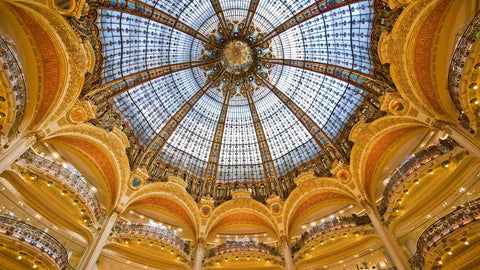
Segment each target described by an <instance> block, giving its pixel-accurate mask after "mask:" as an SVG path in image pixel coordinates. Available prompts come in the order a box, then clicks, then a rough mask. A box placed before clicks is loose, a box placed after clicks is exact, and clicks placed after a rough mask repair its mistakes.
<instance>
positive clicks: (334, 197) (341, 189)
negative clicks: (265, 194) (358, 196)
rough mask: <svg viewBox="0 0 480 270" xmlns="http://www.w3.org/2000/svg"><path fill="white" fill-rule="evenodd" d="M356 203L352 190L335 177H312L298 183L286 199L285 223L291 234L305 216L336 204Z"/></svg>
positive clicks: (287, 230)
mask: <svg viewBox="0 0 480 270" xmlns="http://www.w3.org/2000/svg"><path fill="white" fill-rule="evenodd" d="M343 203H345V204H356V203H357V202H356V200H355V196H354V195H353V193H352V191H351V190H350V189H349V188H348V187H347V186H344V185H342V184H340V183H339V182H338V180H337V179H334V178H323V177H321V178H317V177H313V176H312V177H310V178H308V179H305V180H303V181H302V182H300V183H299V184H298V186H297V187H296V188H295V190H294V191H293V192H292V193H291V194H290V196H289V197H288V199H287V200H286V201H285V207H284V211H283V223H284V224H285V226H286V228H285V229H286V234H287V235H290V234H291V233H292V232H293V231H294V229H295V228H296V226H298V225H299V224H300V223H301V222H302V221H303V220H304V218H305V217H307V216H308V215H310V214H311V213H313V212H315V211H317V210H319V209H321V208H323V207H326V206H329V205H335V204H343Z"/></svg>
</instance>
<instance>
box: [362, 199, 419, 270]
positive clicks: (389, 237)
mask: <svg viewBox="0 0 480 270" xmlns="http://www.w3.org/2000/svg"><path fill="white" fill-rule="evenodd" d="M364 207H365V210H367V215H368V217H370V220H371V221H372V225H373V228H374V229H375V232H376V233H377V235H378V236H379V237H380V239H381V240H382V242H383V245H384V246H385V249H386V250H387V253H388V255H389V256H390V257H391V258H392V260H393V263H394V264H395V266H396V267H397V269H398V270H410V263H409V262H408V260H407V258H406V257H405V254H404V253H403V252H402V249H401V248H400V246H399V245H398V243H397V239H396V238H395V236H394V235H393V234H392V233H391V232H390V231H389V230H388V229H387V228H386V227H385V226H384V225H383V222H382V221H381V219H380V216H379V215H378V213H377V211H376V210H375V209H374V208H373V207H371V206H370V205H369V204H368V203H365V204H364Z"/></svg>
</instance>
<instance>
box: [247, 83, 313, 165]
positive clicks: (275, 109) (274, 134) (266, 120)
mask: <svg viewBox="0 0 480 270" xmlns="http://www.w3.org/2000/svg"><path fill="white" fill-rule="evenodd" d="M280 90H281V89H280ZM255 105H256V107H257V111H258V115H259V117H260V120H261V122H262V125H263V129H264V131H265V136H266V138H267V141H268V144H269V147H270V152H271V154H272V158H273V159H276V158H278V157H281V156H283V155H284V154H286V153H288V152H289V151H291V150H292V149H294V148H296V147H298V146H300V145H301V144H303V143H305V142H306V141H307V140H309V139H310V138H311V136H310V133H308V131H307V130H306V129H305V127H303V125H302V123H301V122H300V121H299V120H298V118H297V117H296V116H295V115H293V113H292V112H291V111H290V110H289V109H288V108H287V107H286V106H285V105H284V104H283V102H282V101H280V100H279V99H278V98H277V97H276V96H275V95H274V94H273V93H270V94H269V95H268V96H267V97H265V98H263V99H261V100H259V101H257V102H256V104H255Z"/></svg>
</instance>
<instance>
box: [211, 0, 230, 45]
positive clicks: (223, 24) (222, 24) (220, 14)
mask: <svg viewBox="0 0 480 270" xmlns="http://www.w3.org/2000/svg"><path fill="white" fill-rule="evenodd" d="M210 3H212V7H213V9H214V10H215V14H217V17H218V21H219V22H220V27H221V28H222V29H223V34H224V35H226V37H227V38H228V39H230V35H229V34H228V32H229V31H228V27H227V20H226V19H225V14H223V9H222V5H220V1H218V0H210Z"/></svg>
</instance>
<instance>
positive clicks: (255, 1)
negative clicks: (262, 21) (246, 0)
mask: <svg viewBox="0 0 480 270" xmlns="http://www.w3.org/2000/svg"><path fill="white" fill-rule="evenodd" d="M259 2H260V0H251V1H250V5H249V6H248V13H247V17H246V18H245V27H244V28H243V32H242V35H241V38H245V36H246V34H247V33H248V28H250V25H251V24H252V21H253V16H254V15H255V12H256V11H257V7H258V3H259Z"/></svg>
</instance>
